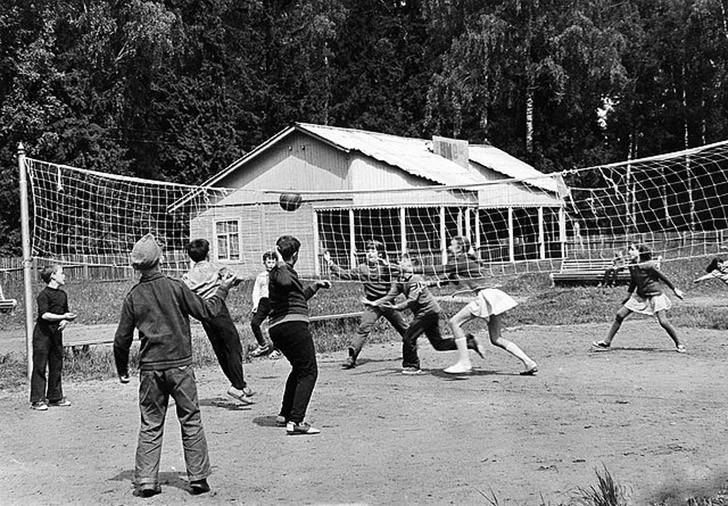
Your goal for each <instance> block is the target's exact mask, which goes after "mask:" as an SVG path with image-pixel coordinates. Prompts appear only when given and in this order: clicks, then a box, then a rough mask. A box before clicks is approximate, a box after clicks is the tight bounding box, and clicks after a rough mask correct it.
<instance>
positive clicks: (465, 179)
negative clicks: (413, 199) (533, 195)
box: [296, 123, 482, 186]
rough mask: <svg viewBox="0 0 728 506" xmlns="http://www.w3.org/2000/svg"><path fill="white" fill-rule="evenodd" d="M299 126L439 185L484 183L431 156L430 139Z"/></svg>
mask: <svg viewBox="0 0 728 506" xmlns="http://www.w3.org/2000/svg"><path fill="white" fill-rule="evenodd" d="M296 126H297V127H299V128H300V129H301V130H303V131H306V132H309V133H311V134H313V135H315V136H317V137H320V138H322V139H325V140H327V141H329V142H330V143H332V144H335V145H337V146H340V147H341V148H344V149H346V150H348V151H359V152H360V153H363V154H365V155H367V156H370V157H372V158H374V159H376V160H379V161H381V162H384V163H386V164H389V165H392V166H394V167H399V168H400V169H402V170H404V171H406V172H408V173H410V174H412V175H413V176H418V177H422V178H425V179H428V180H430V181H434V182H435V183H438V184H444V185H455V186H457V185H469V184H477V183H480V182H482V179H481V178H480V177H479V175H478V174H477V173H476V172H475V171H473V170H471V169H469V168H466V167H463V166H461V165H458V164H457V163H455V162H453V161H451V160H448V159H447V158H443V157H441V156H439V155H436V154H434V153H432V152H431V151H430V150H429V149H428V146H429V144H431V141H429V140H425V139H416V138H412V137H399V136H396V135H388V134H382V133H377V132H368V131H365V130H354V129H350V128H338V127H330V126H324V125H313V124H310V123H296Z"/></svg>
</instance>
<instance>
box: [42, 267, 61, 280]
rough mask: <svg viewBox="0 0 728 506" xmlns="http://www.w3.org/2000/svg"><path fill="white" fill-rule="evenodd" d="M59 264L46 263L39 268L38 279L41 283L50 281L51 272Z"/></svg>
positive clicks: (54, 270)
mask: <svg viewBox="0 0 728 506" xmlns="http://www.w3.org/2000/svg"><path fill="white" fill-rule="evenodd" d="M59 267H60V265H58V264H53V265H46V266H45V267H43V268H42V269H41V270H40V279H42V280H43V283H45V284H46V285H47V284H48V283H50V282H51V278H52V277H53V274H55V273H56V271H57V270H58V268H59Z"/></svg>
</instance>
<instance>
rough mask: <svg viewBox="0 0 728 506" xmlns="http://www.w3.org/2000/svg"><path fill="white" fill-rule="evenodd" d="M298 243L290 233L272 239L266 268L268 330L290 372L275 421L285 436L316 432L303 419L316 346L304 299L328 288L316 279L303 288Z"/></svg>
mask: <svg viewBox="0 0 728 506" xmlns="http://www.w3.org/2000/svg"><path fill="white" fill-rule="evenodd" d="M300 248H301V243H300V242H299V240H298V239H296V238H295V237H293V236H290V235H284V236H281V237H279V238H278V241H276V256H277V263H276V266H275V267H273V269H271V271H270V275H269V276H270V283H269V285H268V291H269V294H268V296H269V297H270V316H269V319H270V325H269V327H268V333H269V334H270V338H271V340H272V341H273V345H274V346H275V347H276V349H278V350H280V351H281V353H283V356H284V357H286V359H288V362H290V364H291V367H292V369H291V373H290V374H289V375H288V380H287V381H286V388H285V390H284V391H283V403H282V405H281V411H280V414H279V415H278V417H277V418H276V423H278V424H279V425H285V426H286V432H287V433H288V435H297V434H306V435H310V434H318V433H319V432H321V431H320V430H319V429H316V428H314V427H311V425H309V424H308V423H306V422H305V421H304V418H305V417H306V410H307V409H308V403H309V401H310V400H311V394H313V387H314V386H315V385H316V378H317V377H318V366H317V364H316V349H315V347H314V344H313V336H312V335H311V331H310V330H309V328H308V302H307V301H308V299H310V298H311V297H313V296H314V294H316V292H317V291H318V290H319V288H330V287H331V282H330V281H325V280H319V281H316V282H314V283H313V285H310V286H307V287H306V288H304V287H303V284H302V283H301V280H299V279H298V273H297V272H296V271H295V270H293V266H294V265H296V261H297V260H298V250H299V249H300Z"/></svg>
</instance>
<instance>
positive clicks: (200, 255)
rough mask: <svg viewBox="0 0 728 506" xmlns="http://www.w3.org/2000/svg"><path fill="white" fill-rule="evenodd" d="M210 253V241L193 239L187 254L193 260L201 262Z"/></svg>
mask: <svg viewBox="0 0 728 506" xmlns="http://www.w3.org/2000/svg"><path fill="white" fill-rule="evenodd" d="M209 253H210V243H209V242H208V241H207V239H192V240H191V241H190V243H189V244H188V245H187V254H188V255H189V256H190V258H191V259H192V261H193V262H201V261H203V260H204V259H206V258H207V255H208V254H209Z"/></svg>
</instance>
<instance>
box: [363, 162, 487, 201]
mask: <svg viewBox="0 0 728 506" xmlns="http://www.w3.org/2000/svg"><path fill="white" fill-rule="evenodd" d="M351 181H352V185H353V188H355V189H367V190H371V189H374V188H377V189H381V190H382V191H381V192H377V193H360V194H354V195H353V198H354V202H353V204H354V206H356V207H420V206H433V205H434V206H440V205H445V206H451V205H464V204H469V203H476V202H477V201H476V198H475V193H472V194H470V195H471V197H470V198H468V194H464V193H461V192H458V193H455V192H451V191H435V190H427V187H428V186H431V185H433V184H436V183H434V182H432V181H427V180H425V179H422V178H418V177H415V176H413V175H411V174H408V173H406V172H404V171H403V170H401V169H398V168H393V167H390V166H389V165H387V164H385V163H383V162H379V161H377V160H373V159H371V158H368V157H364V156H362V155H358V154H352V157H351ZM407 187H411V188H417V189H418V190H417V191H412V192H387V191H386V190H387V189H398V188H407Z"/></svg>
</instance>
